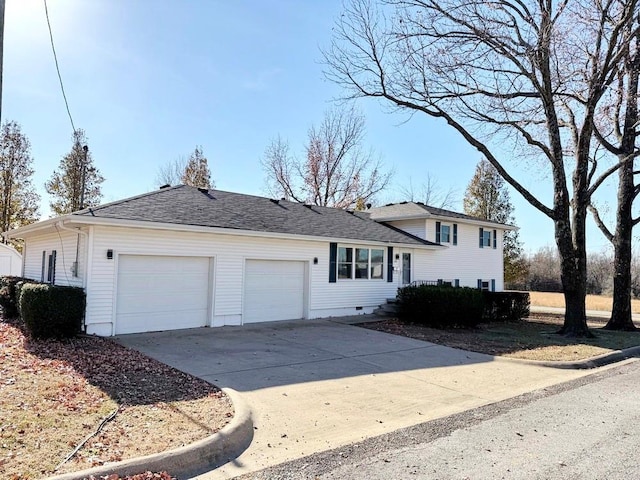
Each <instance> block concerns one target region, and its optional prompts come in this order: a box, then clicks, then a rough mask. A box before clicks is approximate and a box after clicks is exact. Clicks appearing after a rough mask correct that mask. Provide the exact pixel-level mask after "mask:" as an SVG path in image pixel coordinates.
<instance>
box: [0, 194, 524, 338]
mask: <svg viewBox="0 0 640 480" xmlns="http://www.w3.org/2000/svg"><path fill="white" fill-rule="evenodd" d="M510 228H512V227H509V226H507V225H501V224H495V223H491V222H486V221H482V220H478V219H474V218H472V217H467V216H464V215H460V214H457V213H454V212H447V211H444V210H436V209H431V208H430V207H426V206H424V205H420V204H415V203H404V204H397V205H389V206H386V207H381V208H376V209H371V210H369V211H366V212H350V211H345V210H340V209H334V208H327V207H317V206H311V205H303V204H300V203H295V202H289V201H285V200H274V199H268V198H262V197H256V196H250V195H242V194H238V193H231V192H223V191H218V190H205V189H198V188H193V187H188V186H182V185H181V186H177V187H168V188H162V189H160V190H157V191H154V192H151V193H147V194H144V195H140V196H137V197H132V198H128V199H124V200H121V201H117V202H113V203H110V204H106V205H102V206H99V207H93V208H88V209H84V210H81V211H78V212H74V213H72V214H69V215H65V216H61V217H58V218H52V219H49V220H45V221H41V222H38V223H34V224H31V225H28V226H25V227H21V228H19V229H16V230H12V231H10V232H6V233H5V235H7V236H8V237H11V238H22V239H24V242H25V248H24V252H23V263H22V269H23V272H22V274H23V276H25V277H28V278H32V279H35V280H41V281H45V282H52V283H54V284H56V285H75V286H80V287H83V288H84V289H85V291H86V294H87V311H86V316H85V330H86V332H87V333H89V334H97V335H105V336H109V335H118V334H125V333H133V332H144V331H155V330H168V329H178V328H192V327H202V326H213V327H215V326H222V325H242V324H246V323H252V322H264V321H273V320H287V319H300V318H321V317H329V316H338V315H351V314H360V313H370V312H372V311H373V310H374V309H375V308H376V307H377V306H379V305H380V304H381V303H384V302H385V300H386V299H387V298H389V297H394V296H395V295H396V291H397V288H398V286H401V285H403V284H407V283H410V282H413V281H420V280H432V281H436V280H444V281H451V282H452V283H455V284H457V285H461V286H464V285H466V286H473V287H476V286H479V285H480V286H481V287H483V288H491V289H495V290H501V289H502V284H503V282H502V235H503V232H504V231H505V230H508V229H510ZM436 229H439V230H438V231H436ZM479 232H480V233H479ZM487 232H488V233H487ZM479 238H481V239H482V241H481V242H480V243H479Z"/></svg>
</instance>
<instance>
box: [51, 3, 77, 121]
mask: <svg viewBox="0 0 640 480" xmlns="http://www.w3.org/2000/svg"><path fill="white" fill-rule="evenodd" d="M44 13H45V15H46V17H47V26H48V27H49V38H50V39H51V50H53V59H54V60H55V62H56V71H57V72H58V80H60V89H61V90H62V98H64V104H65V106H66V107H67V114H68V115H69V120H70V121H71V128H72V129H73V133H74V134H75V133H76V126H75V125H74V124H73V118H72V117H71V111H70V110H69V102H67V94H66V93H65V92H64V84H63V83H62V75H60V67H59V66H58V56H57V55H56V47H55V45H54V43H53V33H52V32H51V22H50V21H49V9H48V8H47V0H44Z"/></svg>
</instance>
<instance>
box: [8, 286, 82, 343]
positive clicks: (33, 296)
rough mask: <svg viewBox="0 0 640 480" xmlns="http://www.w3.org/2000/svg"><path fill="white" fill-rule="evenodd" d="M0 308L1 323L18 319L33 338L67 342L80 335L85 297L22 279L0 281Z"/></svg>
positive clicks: (74, 290)
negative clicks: (3, 320) (63, 339)
mask: <svg viewBox="0 0 640 480" xmlns="http://www.w3.org/2000/svg"><path fill="white" fill-rule="evenodd" d="M0 307H2V316H3V318H4V319H7V320H8V319H14V318H17V317H20V318H21V319H22V321H23V322H24V326H25V327H26V329H27V331H28V332H29V333H30V334H31V335H32V336H33V337H35V338H68V337H72V336H74V335H76V334H78V333H80V331H81V328H82V320H83V318H84V313H85V308H86V305H85V293H84V290H83V289H82V288H78V287H61V286H57V285H50V284H46V283H40V282H36V281H34V280H31V279H28V278H22V277H13V276H5V277H0Z"/></svg>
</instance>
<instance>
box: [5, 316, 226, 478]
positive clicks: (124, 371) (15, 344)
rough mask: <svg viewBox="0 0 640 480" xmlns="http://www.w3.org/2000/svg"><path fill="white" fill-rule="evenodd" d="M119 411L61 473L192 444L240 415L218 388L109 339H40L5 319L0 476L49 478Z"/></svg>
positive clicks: (61, 469)
mask: <svg viewBox="0 0 640 480" xmlns="http://www.w3.org/2000/svg"><path fill="white" fill-rule="evenodd" d="M114 410H117V415H116V416H115V418H114V419H113V420H112V421H110V422H108V423H107V424H106V425H105V426H104V428H103V430H102V431H101V432H100V433H98V434H97V435H95V436H94V437H92V438H91V439H90V440H89V441H88V442H87V443H86V445H85V446H84V447H83V448H82V449H81V450H80V451H79V452H78V453H77V455H76V456H75V457H74V458H73V459H71V460H70V461H69V462H67V463H66V464H65V465H64V466H63V467H62V468H60V469H59V470H58V471H56V473H64V472H68V471H75V470H80V469H83V468H89V467H92V466H98V465H102V464H104V463H105V462H115V461H119V460H124V459H127V458H132V457H137V456H140V455H147V454H151V453H157V452H161V451H164V450H167V449H170V448H176V447H179V446H182V445H186V444H189V443H191V442H193V441H195V440H198V439H201V438H204V437H206V436H207V435H210V434H212V433H214V432H216V431H218V430H219V429H221V428H222V427H223V426H224V425H226V424H227V423H228V422H229V420H230V418H231V417H232V416H233V407H232V405H231V403H230V401H229V399H228V398H227V397H226V396H225V395H224V394H223V393H222V392H221V391H220V390H219V389H218V388H217V387H215V386H214V385H211V384H209V383H207V382H205V381H203V380H200V379H198V378H195V377H192V376H190V375H188V374H186V373H183V372H180V371H178V370H175V369H173V368H171V367H169V366H167V365H164V364H162V363H160V362H157V361H155V360H153V359H151V358H149V357H146V356H144V355H143V354H141V353H139V352H136V351H133V350H129V349H127V348H125V347H123V346H121V345H119V344H117V343H115V342H113V341H111V340H110V339H106V338H100V337H88V336H84V337H79V338H75V339H72V340H68V341H53V340H48V341H38V340H34V339H31V338H29V337H27V336H25V335H24V333H23V332H22V330H21V329H20V328H19V326H17V325H10V324H8V323H5V322H1V321H0V478H11V479H12V480H21V479H31V478H40V477H42V476H45V475H50V474H52V473H53V470H54V468H55V467H56V466H57V465H58V464H59V463H60V462H61V461H62V460H63V459H64V458H65V457H66V456H67V455H68V454H70V453H71V452H72V451H73V449H74V448H75V447H76V445H78V444H79V443H80V442H82V441H83V440H84V439H85V438H86V437H87V436H88V435H90V434H92V433H93V432H95V430H96V428H97V427H98V425H99V424H100V423H101V422H102V420H104V419H105V417H107V416H108V415H109V414H110V413H112V412H113V411H114ZM152 475H159V474H152ZM135 478H136V480H137V479H138V478H139V479H146V478H160V479H162V480H164V479H165V478H170V477H169V476H167V477H153V476H151V477H135ZM109 480H111V479H109Z"/></svg>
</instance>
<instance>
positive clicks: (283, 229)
mask: <svg viewBox="0 0 640 480" xmlns="http://www.w3.org/2000/svg"><path fill="white" fill-rule="evenodd" d="M72 215H73V216H92V217H96V218H111V219H120V220H136V221H142V222H160V223H172V224H177V225H196V226H203V227H218V228H228V229H236V230H251V231H257V232H269V233H282V234H291V235H308V236H316V237H329V238H344V239H353V240H367V241H376V242H384V243H402V244H408V245H437V244H435V243H432V242H429V241H426V240H422V239H421V238H418V237H415V236H413V235H410V234H408V233H404V232H402V231H400V230H398V229H396V228H392V227H390V226H387V225H385V224H383V223H378V222H375V221H374V220H371V219H370V218H369V215H368V214H367V213H364V212H349V211H346V210H341V209H337V208H328V207H317V206H307V205H303V204H300V203H296V202H288V201H285V200H279V201H275V200H271V199H268V198H263V197H255V196H252V195H243V194H240V193H232V192H223V191H220V190H209V191H206V190H201V189H198V188H194V187H188V186H185V185H179V186H177V187H171V188H163V189H160V190H156V191H154V192H151V193H147V194H144V195H139V196H137V197H132V198H127V199H124V200H120V201H117V202H113V203H109V204H106V205H101V206H98V207H92V208H87V209H84V210H81V211H78V212H75V213H73V214H72Z"/></svg>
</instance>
